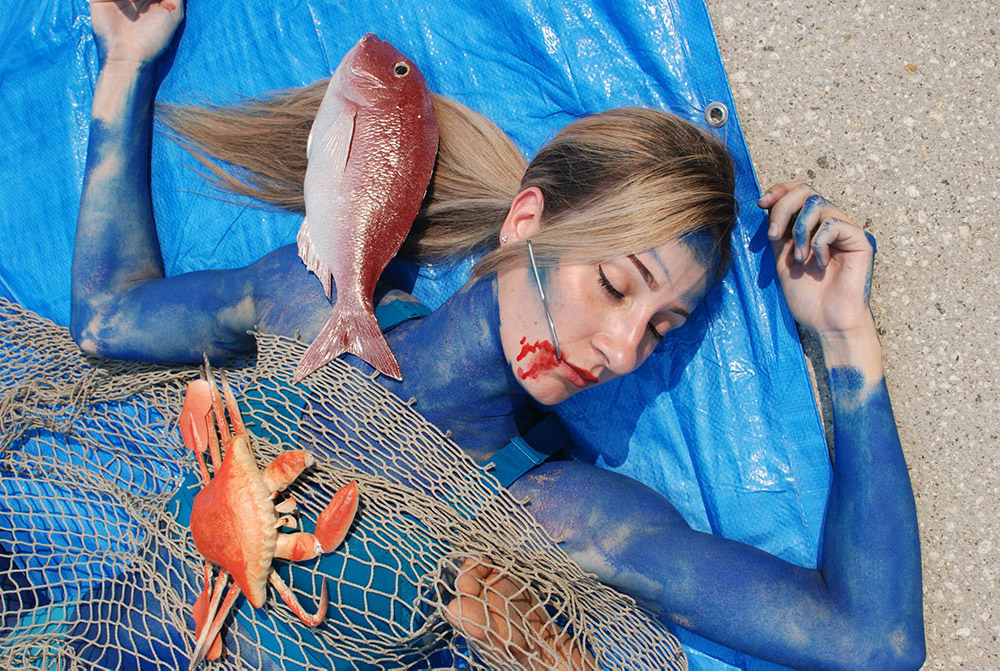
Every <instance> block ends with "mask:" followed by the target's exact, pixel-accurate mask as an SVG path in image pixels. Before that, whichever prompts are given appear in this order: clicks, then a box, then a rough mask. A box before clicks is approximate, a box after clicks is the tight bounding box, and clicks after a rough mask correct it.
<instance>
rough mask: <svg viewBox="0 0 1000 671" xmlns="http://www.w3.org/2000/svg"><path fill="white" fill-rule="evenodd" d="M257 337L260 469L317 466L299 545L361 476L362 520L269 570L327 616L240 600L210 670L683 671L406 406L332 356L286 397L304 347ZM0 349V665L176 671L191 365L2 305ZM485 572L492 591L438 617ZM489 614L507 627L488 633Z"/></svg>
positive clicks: (237, 379) (248, 396) (253, 365)
mask: <svg viewBox="0 0 1000 671" xmlns="http://www.w3.org/2000/svg"><path fill="white" fill-rule="evenodd" d="M258 344H259V353H258V356H257V357H256V358H254V359H249V360H246V361H243V362H238V363H236V364H234V365H232V366H229V367H227V368H226V370H225V375H226V377H227V379H228V380H229V382H230V384H232V386H233V387H234V389H235V390H236V392H237V395H238V396H237V397H238V399H239V404H240V409H241V411H242V413H243V417H244V420H245V421H246V422H247V425H248V430H249V431H250V432H251V434H252V439H251V440H252V444H253V446H254V452H255V455H256V457H257V460H258V462H259V465H260V466H261V467H263V465H264V464H265V463H266V462H267V461H269V460H270V459H271V458H273V457H274V456H275V455H276V454H278V453H279V452H280V451H281V450H283V449H288V448H293V447H300V446H305V447H307V448H308V449H310V450H312V451H313V453H314V454H315V455H316V456H317V462H318V463H317V464H316V465H315V466H314V467H312V468H310V469H309V470H307V471H306V473H304V474H303V475H302V476H300V477H299V479H298V480H296V482H295V483H294V484H293V485H292V486H291V487H290V488H289V490H288V491H289V492H290V493H291V494H292V495H294V496H295V498H296V499H297V501H298V502H299V507H300V508H301V510H302V511H303V516H302V527H303V528H304V529H305V530H307V531H308V530H311V529H310V527H309V525H310V520H315V519H316V516H317V515H318V513H319V512H320V511H321V510H322V509H323V507H324V506H325V505H326V503H327V502H328V501H329V500H330V498H331V497H332V496H333V493H334V491H336V489H337V488H339V487H340V486H342V485H344V484H346V483H347V482H349V481H350V480H356V481H357V482H358V486H359V490H360V499H361V505H360V509H359V511H358V515H357V518H356V520H355V523H354V525H353V527H352V528H351V531H350V533H349V534H348V537H347V540H346V542H345V543H344V544H343V545H342V546H341V547H340V548H339V549H338V550H336V551H335V552H334V553H331V554H328V555H324V556H323V557H322V558H321V559H317V560H312V561H310V562H300V563H294V564H293V563H289V562H285V561H281V560H278V561H276V562H275V566H276V568H277V570H278V572H279V574H280V575H281V576H282V577H283V578H284V580H285V582H287V583H289V584H290V586H291V588H292V591H293V592H294V593H295V594H296V596H297V598H298V600H299V601H300V602H301V603H302V604H303V605H304V606H305V607H306V609H307V610H311V609H313V608H315V602H316V600H317V597H318V595H319V593H320V591H321V586H322V584H323V582H324V580H325V581H326V583H327V585H328V586H329V588H330V599H331V601H330V606H329V609H328V611H327V617H326V620H325V621H324V622H323V623H322V624H321V625H319V626H318V627H315V628H310V627H307V626H305V625H303V624H302V623H301V622H300V621H299V619H298V618H297V617H296V616H295V615H294V614H293V613H292V611H291V610H290V609H288V608H287V607H286V606H285V605H284V604H283V603H282V601H281V600H280V599H278V598H276V595H275V594H274V591H273V590H271V591H270V592H269V595H268V599H267V601H266V603H265V605H264V607H263V608H260V609H254V608H252V606H250V605H249V604H248V603H247V602H246V599H245V598H243V597H241V598H240V599H239V601H237V608H236V609H235V610H234V611H233V614H232V615H231V616H230V617H229V619H228V620H227V622H226V624H225V627H224V628H223V641H224V646H225V652H224V653H223V656H222V658H221V659H220V660H219V661H216V662H205V666H206V668H216V667H217V668H255V669H257V668H284V669H298V668H301V669H306V668H317V667H322V668H330V667H334V668H345V669H367V668H442V667H445V668H469V669H481V668H522V667H526V668H535V669H542V668H569V667H570V666H577V667H579V666H583V667H585V668H597V665H596V664H591V663H589V662H581V661H580V660H581V659H586V658H587V657H588V656H593V657H595V658H596V660H598V663H599V665H600V666H601V667H603V668H612V669H625V668H627V669H682V668H686V663H685V661H684V657H683V653H682V651H681V649H680V646H679V644H678V643H677V641H676V639H674V638H673V636H671V635H670V634H669V633H668V632H667V631H666V630H665V629H664V628H663V626H662V625H661V624H660V623H659V622H658V621H657V620H656V619H655V618H653V617H651V616H650V615H648V614H647V613H645V612H644V611H642V610H641V609H639V608H637V607H636V605H635V603H634V602H633V601H632V600H631V599H630V598H628V597H626V596H623V595H621V594H619V593H617V592H616V591H614V590H612V589H611V588H609V587H607V586H605V585H603V584H601V583H600V582H598V581H597V580H596V579H595V578H594V577H593V576H590V575H588V574H585V573H584V572H582V571H581V569H580V568H579V567H578V566H577V565H576V564H574V563H573V561H572V560H570V559H569V558H568V556H566V555H565V553H564V552H563V551H562V550H561V549H560V548H559V547H558V545H557V543H555V542H554V541H553V540H551V539H550V538H548V537H547V536H546V534H545V532H544V531H543V530H542V529H541V528H540V527H539V526H538V524H537V523H536V522H535V521H534V520H533V519H532V517H531V516H530V515H529V514H528V513H527V511H526V510H525V509H524V508H523V507H522V505H521V502H518V501H516V500H514V499H513V498H512V497H511V496H510V494H508V493H507V491H506V490H505V489H503V488H501V487H499V486H498V484H497V482H496V480H495V479H494V478H493V477H492V476H491V475H490V474H489V473H488V472H487V471H485V470H483V469H481V468H479V467H478V466H476V465H475V463H474V462H473V461H472V460H471V459H470V458H468V457H467V456H466V455H465V454H464V453H463V451H462V450H461V449H460V448H459V447H458V446H457V445H455V444H454V443H453V442H451V441H450V440H449V438H448V437H447V436H446V435H444V434H442V433H441V432H440V431H439V430H438V429H437V428H435V427H434V426H433V425H431V424H429V423H428V422H427V421H426V420H424V419H423V418H422V417H421V416H420V415H419V414H418V413H417V412H416V410H415V409H414V407H413V405H414V402H413V401H412V400H411V401H410V402H405V401H403V400H400V399H398V398H396V397H395V396H393V395H392V394H391V393H389V392H387V391H385V390H384V389H382V388H381V387H380V386H379V385H378V384H376V383H374V382H373V381H372V380H371V379H370V378H368V377H366V376H365V375H364V374H362V373H361V372H359V371H358V370H356V369H354V368H352V367H351V366H349V365H348V364H346V363H344V362H342V361H339V360H338V361H334V362H333V363H331V364H329V365H327V366H326V367H324V368H323V369H321V370H320V371H319V372H317V373H316V374H315V375H313V376H312V377H311V378H309V380H307V382H308V385H309V386H306V385H292V384H291V375H292V372H293V371H294V369H295V366H296V364H297V362H298V360H299V358H300V356H301V354H302V352H303V351H304V349H305V346H304V345H303V344H302V343H299V342H296V341H293V340H289V339H283V338H277V337H272V336H263V335H261V336H258ZM0 352H2V353H3V354H4V359H3V361H2V362H0V494H2V503H0V590H2V595H3V598H2V603H0V615H2V625H0V668H5V669H7V668H9V669H20V668H39V669H63V668H143V669H146V668H150V669H154V668H165V669H174V668H178V667H186V666H187V663H188V658H189V656H190V654H191V651H192V649H193V648H194V637H193V635H192V633H191V632H192V628H193V618H192V615H191V609H192V604H193V603H194V601H195V599H196V598H197V596H198V594H199V593H200V592H201V587H202V571H203V567H204V561H203V559H202V558H201V556H200V555H199V554H198V553H197V550H196V549H195V547H194V544H193V542H192V540H191V536H190V533H189V531H188V527H187V521H188V515H189V514H190V501H191V497H192V495H193V492H194V491H197V489H198V488H199V487H200V482H199V480H198V477H197V475H196V469H197V467H196V463H195V460H194V456H193V453H192V452H190V451H189V450H187V449H186V448H184V446H183V445H182V443H181V441H180V435H179V431H178V430H177V428H176V422H177V417H178V414H179V412H180V407H181V403H182V396H183V392H184V389H185V387H186V385H187V383H188V382H189V381H191V380H193V379H195V378H196V377H197V376H198V370H197V369H196V368H194V367H164V366H154V365H146V364H136V363H126V362H112V361H102V360H97V359H93V358H89V357H86V356H84V355H82V354H81V353H80V350H79V349H78V348H77V346H76V345H75V343H74V342H73V341H72V340H71V338H70V337H69V334H68V332H67V331H66V329H63V328H60V327H57V326H55V325H54V324H52V323H50V322H47V321H45V320H43V319H41V318H39V317H38V316H37V315H33V314H32V313H30V312H27V311H25V310H23V309H21V308H19V307H18V306H16V305H14V304H11V303H9V302H6V301H2V300H0ZM475 572H479V573H480V574H482V573H484V572H485V574H486V575H487V576H488V577H489V580H487V581H486V582H485V583H481V586H482V585H484V584H485V585H487V586H482V592H481V593H479V594H478V595H477V594H475V593H470V592H466V593H463V594H464V595H465V600H463V601H462V604H463V608H462V609H461V613H458V611H457V609H455V608H454V605H452V611H451V612H452V616H451V617H450V618H449V617H447V616H446V613H447V612H448V607H449V604H453V600H454V599H455V598H456V592H457V590H458V589H459V584H460V583H461V581H462V576H463V575H465V576H468V575H472V573H475ZM501 587H503V588H504V589H501ZM470 599H471V600H470ZM477 599H478V600H477ZM465 604H469V607H468V608H466V606H465ZM477 606H479V612H483V611H485V610H487V609H492V610H491V612H493V613H494V614H500V615H502V616H503V618H501V619H502V620H504V621H507V622H508V623H510V626H509V627H503V626H487V627H485V628H483V627H480V628H479V629H476V627H477V626H478V625H477V624H476V623H478V622H479V620H476V619H475V618H473V619H469V618H467V617H466V615H467V614H469V613H476V612H477V611H476V607H477ZM523 623H529V624H523ZM456 624H457V625H458V626H456ZM463 630H464V632H465V633H463ZM525 633H526V634H527V636H526V639H527V642H524V641H522V640H521V638H520V635H521V634H525ZM465 634H472V635H473V636H474V637H476V638H472V637H470V636H467V635H465ZM483 640H486V641H488V642H489V645H486V644H483V642H482V641H483ZM513 659H518V660H520V666H518V664H516V663H515V662H513V661H512V660H513ZM567 659H569V660H570V662H566V661H563V660H567Z"/></svg>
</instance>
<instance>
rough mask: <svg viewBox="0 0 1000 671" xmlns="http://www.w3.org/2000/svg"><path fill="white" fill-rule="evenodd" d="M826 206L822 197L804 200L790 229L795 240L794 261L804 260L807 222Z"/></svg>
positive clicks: (807, 234)
mask: <svg viewBox="0 0 1000 671" xmlns="http://www.w3.org/2000/svg"><path fill="white" fill-rule="evenodd" d="M824 205H826V199H825V198H823V196H819V195H814V196H809V198H807V199H806V202H805V204H804V205H803V206H802V209H801V210H799V214H798V216H796V217H795V224H794V226H793V227H792V238H793V239H794V240H795V260H796V261H799V262H802V261H804V260H805V258H806V247H807V246H808V244H809V227H808V225H807V224H808V221H809V219H810V218H811V217H812V216H813V214H814V213H815V212H816V210H818V209H820V208H822V207H823V206H824Z"/></svg>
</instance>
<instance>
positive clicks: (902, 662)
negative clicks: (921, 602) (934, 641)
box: [847, 625, 927, 671]
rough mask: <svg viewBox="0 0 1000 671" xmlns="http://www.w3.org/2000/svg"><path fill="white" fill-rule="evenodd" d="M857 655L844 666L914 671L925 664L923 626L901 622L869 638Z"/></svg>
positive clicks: (925, 651) (925, 650) (925, 653)
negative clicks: (860, 652)
mask: <svg viewBox="0 0 1000 671" xmlns="http://www.w3.org/2000/svg"><path fill="white" fill-rule="evenodd" d="M863 649H864V650H866V651H867V652H866V653H864V654H862V655H859V656H860V657H861V659H856V660H853V663H852V664H851V665H850V666H848V667H847V668H858V669H880V670H885V671H914V670H915V669H919V668H920V667H921V666H923V664H924V660H925V659H926V657H927V648H926V645H925V643H924V629H923V626H922V625H916V626H906V625H902V626H900V627H898V628H895V629H893V630H886V631H883V632H881V633H880V634H878V635H876V636H875V638H874V640H870V641H868V642H867V643H866V644H865V645H864V646H863Z"/></svg>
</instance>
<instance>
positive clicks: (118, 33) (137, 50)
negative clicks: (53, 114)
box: [71, 0, 256, 361]
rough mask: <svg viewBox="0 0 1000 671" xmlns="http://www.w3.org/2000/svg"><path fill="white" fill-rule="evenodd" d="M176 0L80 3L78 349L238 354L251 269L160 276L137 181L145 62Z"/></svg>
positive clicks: (159, 43)
mask: <svg viewBox="0 0 1000 671" xmlns="http://www.w3.org/2000/svg"><path fill="white" fill-rule="evenodd" d="M183 14H184V4H183V0H172V1H171V2H166V1H164V2H150V1H149V0H138V1H136V2H129V1H126V0H118V1H117V2H97V1H94V2H92V3H91V17H92V23H93V29H94V35H95V37H96V40H97V47H98V57H99V63H100V69H99V73H98V78H97V86H96V88H95V91H94V102H93V109H92V121H91V128H90V139H89V144H88V148H87V167H86V172H85V175H84V183H83V195H82V198H81V201H80V215H79V219H78V221H77V231H76V242H75V247H74V256H73V290H72V315H71V331H72V333H73V336H74V338H75V339H76V341H77V342H78V343H79V344H80V346H81V347H82V348H83V349H84V350H85V351H87V352H90V353H93V354H98V355H101V356H105V357H112V358H124V359H139V360H148V361H200V360H201V358H202V355H203V353H206V354H208V356H209V357H211V358H214V359H224V358H229V357H232V356H233V355H236V354H240V353H244V352H247V351H250V350H251V349H252V347H253V339H252V337H251V336H250V335H248V334H247V331H248V330H249V329H250V328H252V327H253V326H254V324H255V321H256V309H255V306H254V301H253V298H252V296H253V285H254V279H255V274H254V272H253V270H252V267H251V268H248V269H241V270H232V271H207V272H201V273H190V274H187V275H182V276H178V277H173V278H169V279H164V277H163V263H162V260H161V257H160V248H159V242H158V240H157V237H156V226H155V223H154V221H153V208H152V201H151V195H150V185H149V160H150V140H151V136H152V107H153V97H154V94H155V79H154V70H155V66H156V63H157V61H158V60H159V58H160V56H161V54H162V53H163V51H164V50H165V49H166V47H167V46H168V45H169V44H170V41H171V39H172V37H173V34H174V32H175V30H176V29H177V27H178V25H179V24H180V22H181V20H182V18H183Z"/></svg>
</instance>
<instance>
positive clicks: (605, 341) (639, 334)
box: [592, 317, 648, 377]
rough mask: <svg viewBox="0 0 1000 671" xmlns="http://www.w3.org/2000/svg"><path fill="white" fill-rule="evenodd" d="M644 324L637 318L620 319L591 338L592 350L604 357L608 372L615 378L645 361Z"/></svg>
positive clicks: (645, 326)
mask: <svg viewBox="0 0 1000 671" xmlns="http://www.w3.org/2000/svg"><path fill="white" fill-rule="evenodd" d="M646 328H647V325H646V322H645V321H643V320H642V319H640V318H638V317H628V318H622V319H620V320H618V321H616V322H615V323H614V324H610V325H608V327H607V328H605V329H603V330H602V331H601V332H600V333H598V334H596V335H595V336H594V338H593V341H592V342H593V345H594V348H595V349H596V350H597V351H598V352H599V353H600V354H601V356H603V357H604V360H605V363H606V365H607V368H608V370H610V371H611V372H612V373H614V374H615V376H616V377H618V376H622V375H627V374H629V373H631V372H632V371H633V370H635V369H636V368H637V367H638V366H639V364H641V363H642V362H643V361H645V359H646V355H647V354H648V352H644V351H643V349H642V348H643V337H644V336H645V334H646Z"/></svg>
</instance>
